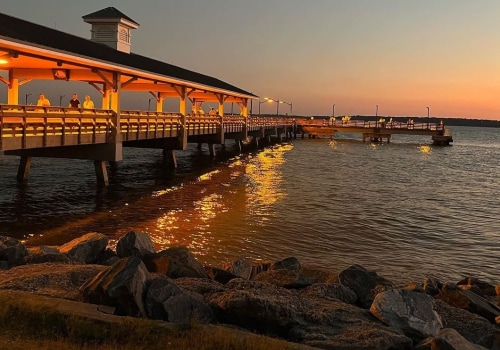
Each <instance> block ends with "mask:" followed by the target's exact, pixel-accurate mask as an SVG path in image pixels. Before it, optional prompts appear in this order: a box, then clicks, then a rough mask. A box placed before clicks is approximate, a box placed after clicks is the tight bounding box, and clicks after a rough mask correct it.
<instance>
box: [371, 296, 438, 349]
mask: <svg viewBox="0 0 500 350" xmlns="http://www.w3.org/2000/svg"><path fill="white" fill-rule="evenodd" d="M370 312H371V313H372V315H373V316H375V317H376V318H378V319H379V320H380V321H382V322H383V323H385V324H386V325H388V326H389V327H391V328H394V329H398V330H401V331H402V332H404V334H405V335H406V336H408V337H410V338H412V339H413V340H415V341H416V342H418V341H421V340H422V339H424V338H427V337H430V336H434V335H436V334H437V333H438V331H439V330H440V329H441V328H443V324H442V322H441V318H440V317H439V315H438V314H437V312H436V311H434V309H433V299H432V297H431V296H429V295H427V294H423V293H418V292H412V291H408V290H405V289H393V290H390V291H385V292H382V293H380V294H378V295H377V296H376V297H375V300H374V301H373V304H372V306H371V307H370Z"/></svg>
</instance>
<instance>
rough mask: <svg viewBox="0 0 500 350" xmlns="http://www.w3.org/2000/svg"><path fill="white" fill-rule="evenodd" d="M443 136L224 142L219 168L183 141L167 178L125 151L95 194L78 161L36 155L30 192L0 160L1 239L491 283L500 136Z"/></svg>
mask: <svg viewBox="0 0 500 350" xmlns="http://www.w3.org/2000/svg"><path fill="white" fill-rule="evenodd" d="M452 131H453V137H454V140H455V142H454V143H453V146H451V147H433V146H430V140H428V139H426V137H422V136H420V137H413V138H412V137H409V136H404V135H395V137H393V139H392V140H391V143H390V144H377V145H374V144H368V143H366V144H365V143H362V142H359V141H356V140H355V139H359V135H346V136H342V135H341V136H340V137H339V139H337V140H336V141H331V140H328V139H298V140H294V141H293V142H290V143H288V144H284V145H281V146H274V147H269V148H265V149H263V150H261V151H259V152H256V153H250V154H245V155H241V156H235V155H234V153H231V147H229V146H228V151H227V152H226V153H225V154H221V156H219V157H218V158H217V159H216V160H210V159H209V158H208V151H207V150H206V149H205V150H204V151H203V154H202V155H200V154H199V153H198V151H197V150H196V149H195V147H190V148H189V149H188V150H187V151H184V152H178V153H176V154H177V156H178V161H179V168H178V169H177V170H175V171H172V170H169V169H168V167H167V165H166V164H165V163H164V161H163V159H162V157H161V151H158V150H140V149H139V150H137V149H124V158H125V159H124V161H123V162H119V163H118V164H117V165H116V166H114V167H112V168H108V171H109V174H110V181H111V186H110V187H109V188H108V189H102V190H99V189H97V188H96V186H95V178H94V170H93V164H92V163H91V162H89V161H79V160H56V159H39V158H36V159H34V160H33V165H32V169H31V174H30V179H29V185H28V186H18V185H16V184H15V173H16V171H17V164H18V159H17V158H16V157H6V156H0V186H1V188H2V192H1V194H0V208H1V210H0V234H2V235H10V236H14V237H17V238H20V239H24V240H25V241H26V244H28V245H38V244H62V243H64V242H67V241H68V240H70V239H72V238H74V237H77V236H80V235H82V234H84V233H87V232H90V231H97V232H101V233H104V234H106V235H108V236H109V237H110V238H111V240H112V242H113V243H116V239H118V238H119V237H120V236H121V235H123V234H125V233H126V232H128V231H130V230H137V231H145V232H149V233H150V235H151V237H152V238H153V240H154V242H155V244H156V248H157V249H163V248H167V247H169V246H171V245H178V244H181V245H186V246H188V247H189V248H190V250H191V251H192V252H193V253H195V254H196V255H197V257H198V259H199V260H200V261H202V262H204V263H209V264H216V265H218V264H220V263H222V262H224V261H229V260H233V259H236V258H239V257H249V258H252V259H281V258H285V257H288V256H296V257H297V258H298V259H299V260H300V261H301V263H302V264H305V265H309V266H314V267H319V268H323V269H329V270H333V271H338V270H340V269H342V268H345V267H347V266H349V265H352V264H360V265H362V266H364V267H366V268H369V269H373V270H375V271H377V273H379V274H381V275H383V276H385V277H388V278H390V279H393V280H396V281H409V280H414V281H420V280H421V279H423V278H424V277H429V276H434V277H437V278H440V279H442V280H453V281H456V280H458V279H461V278H462V277H464V276H468V275H472V276H476V277H480V278H482V279H484V280H486V281H489V282H492V283H500V274H499V272H498V266H499V258H498V251H499V249H500V220H499V219H498V217H499V214H500V200H499V198H498V196H499V195H500V183H499V181H498V178H499V175H500V157H498V153H499V151H500V138H499V136H498V135H499V131H498V129H493V128H466V127H456V128H452ZM348 137H350V138H353V139H354V140H349V139H347V138H348Z"/></svg>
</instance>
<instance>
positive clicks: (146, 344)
mask: <svg viewBox="0 0 500 350" xmlns="http://www.w3.org/2000/svg"><path fill="white" fill-rule="evenodd" d="M299 348H300V346H299V345H297V344H293V343H288V342H285V341H281V340H278V339H273V338H268V337H264V336H259V335H254V334H250V333H246V332H242V331H238V330H233V329H229V328H224V327H217V326H207V325H202V324H199V323H197V322H193V323H191V324H189V325H184V326H180V327H171V326H168V327H167V326H165V324H164V323H161V322H155V321H151V320H145V319H133V318H126V317H124V318H123V320H122V321H121V322H106V321H96V320H93V319H88V318H85V317H83V316H75V315H69V314H65V313H63V312H59V311H57V310H53V309H51V308H48V307H46V306H43V305H38V304H36V303H35V302H33V301H29V302H27V301H25V300H23V298H19V299H6V298H0V349H12V350H17V349H19V350H26V349H42V350H44V349H47V350H48V349H50V350H59V349H61V350H62V349H64V350H73V349H75V350H76V349H78V350H87V349H102V350H107V349H120V350H129V349H130V350H132V349H133V350H142V349H144V350H146V349H148V350H155V349H162V350H163V349H176V350H179V349H197V350H244V349H251V350H269V349H277V350H288V349H299Z"/></svg>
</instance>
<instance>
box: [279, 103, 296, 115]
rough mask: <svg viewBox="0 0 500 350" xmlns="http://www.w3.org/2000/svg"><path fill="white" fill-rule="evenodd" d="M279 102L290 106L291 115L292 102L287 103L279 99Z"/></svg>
mask: <svg viewBox="0 0 500 350" xmlns="http://www.w3.org/2000/svg"><path fill="white" fill-rule="evenodd" d="M280 103H284V104H287V105H289V106H290V115H292V108H293V106H292V102H290V103H288V102H286V101H280Z"/></svg>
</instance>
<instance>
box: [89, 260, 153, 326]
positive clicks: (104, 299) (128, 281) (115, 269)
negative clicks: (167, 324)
mask: <svg viewBox="0 0 500 350" xmlns="http://www.w3.org/2000/svg"><path fill="white" fill-rule="evenodd" d="M148 278H149V273H148V271H147V269H146V267H145V266H144V264H143V263H142V261H141V259H139V258H137V257H129V258H124V259H121V260H120V261H118V262H117V263H116V264H114V265H113V266H110V267H108V268H107V269H105V270H104V271H102V272H101V273H99V274H98V275H97V276H95V277H94V278H92V279H91V280H90V281H88V282H87V283H85V284H84V285H83V286H82V287H81V288H80V301H83V302H86V303H92V304H101V305H108V306H114V307H116V310H115V314H116V315H120V316H134V317H145V316H146V312H145V310H144V304H143V296H144V293H145V290H146V283H147V281H148Z"/></svg>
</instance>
